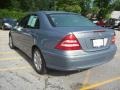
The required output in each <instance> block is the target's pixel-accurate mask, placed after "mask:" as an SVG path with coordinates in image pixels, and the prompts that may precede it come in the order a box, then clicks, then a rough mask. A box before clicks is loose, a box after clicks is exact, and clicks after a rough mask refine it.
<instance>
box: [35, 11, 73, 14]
mask: <svg viewBox="0 0 120 90" xmlns="http://www.w3.org/2000/svg"><path fill="white" fill-rule="evenodd" d="M37 13H44V14H54V13H56V14H57V13H72V12H65V11H38V12H37Z"/></svg>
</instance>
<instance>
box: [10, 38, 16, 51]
mask: <svg viewBox="0 0 120 90" xmlns="http://www.w3.org/2000/svg"><path fill="white" fill-rule="evenodd" d="M9 47H10V48H11V49H15V46H14V44H13V39H12V36H9Z"/></svg>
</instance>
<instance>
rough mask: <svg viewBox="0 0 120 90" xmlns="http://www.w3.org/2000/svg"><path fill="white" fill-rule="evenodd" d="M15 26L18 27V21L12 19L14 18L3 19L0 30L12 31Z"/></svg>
mask: <svg viewBox="0 0 120 90" xmlns="http://www.w3.org/2000/svg"><path fill="white" fill-rule="evenodd" d="M15 25H16V19H12V18H3V19H1V22H0V28H1V29H2V30H6V29H11V28H12V27H13V26H15Z"/></svg>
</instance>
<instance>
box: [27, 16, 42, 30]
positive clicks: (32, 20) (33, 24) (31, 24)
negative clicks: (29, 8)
mask: <svg viewBox="0 0 120 90" xmlns="http://www.w3.org/2000/svg"><path fill="white" fill-rule="evenodd" d="M27 26H28V28H32V29H39V27H40V22H39V18H38V16H36V15H31V16H30V17H29V20H28V23H27Z"/></svg>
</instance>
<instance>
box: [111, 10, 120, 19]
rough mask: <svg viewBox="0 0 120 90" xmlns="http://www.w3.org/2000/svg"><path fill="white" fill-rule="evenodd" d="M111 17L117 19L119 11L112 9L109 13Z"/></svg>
mask: <svg viewBox="0 0 120 90" xmlns="http://www.w3.org/2000/svg"><path fill="white" fill-rule="evenodd" d="M111 18H115V19H119V18H120V11H113V12H112V13H111Z"/></svg>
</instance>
